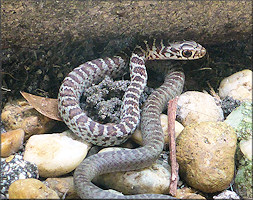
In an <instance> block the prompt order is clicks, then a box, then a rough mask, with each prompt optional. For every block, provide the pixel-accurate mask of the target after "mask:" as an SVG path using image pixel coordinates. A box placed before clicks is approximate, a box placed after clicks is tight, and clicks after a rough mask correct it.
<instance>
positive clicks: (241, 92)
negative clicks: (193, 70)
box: [219, 69, 252, 101]
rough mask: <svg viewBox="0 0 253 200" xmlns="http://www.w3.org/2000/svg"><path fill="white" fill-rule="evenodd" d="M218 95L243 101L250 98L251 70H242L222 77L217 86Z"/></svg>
mask: <svg viewBox="0 0 253 200" xmlns="http://www.w3.org/2000/svg"><path fill="white" fill-rule="evenodd" d="M219 96H220V97H221V98H222V99H224V98H225V97H226V96H229V97H232V98H233V99H236V100H240V101H245V100H252V71H251V70H249V69H245V70H242V71H240V72H237V73H235V74H232V75H231V76H229V77H227V78H225V79H223V80H222V81H221V83H220V86H219Z"/></svg>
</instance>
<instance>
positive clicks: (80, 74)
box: [74, 69, 85, 79]
mask: <svg viewBox="0 0 253 200" xmlns="http://www.w3.org/2000/svg"><path fill="white" fill-rule="evenodd" d="M74 72H75V73H76V74H78V75H79V76H80V77H81V78H82V79H85V77H84V76H83V73H82V72H80V69H75V70H74Z"/></svg>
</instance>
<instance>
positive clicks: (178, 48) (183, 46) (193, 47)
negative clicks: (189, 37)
mask: <svg viewBox="0 0 253 200" xmlns="http://www.w3.org/2000/svg"><path fill="white" fill-rule="evenodd" d="M163 51H164V52H162V54H163V55H165V56H166V57H169V58H170V59H174V60H194V59H199V58H202V57H203V56H204V55H205V54H206V49H205V48H204V47H202V46H201V45H200V44H198V43H196V42H195V41H182V42H175V43H171V44H170V45H168V46H167V47H166V48H164V50H163Z"/></svg>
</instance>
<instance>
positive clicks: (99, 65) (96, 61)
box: [91, 59, 103, 73]
mask: <svg viewBox="0 0 253 200" xmlns="http://www.w3.org/2000/svg"><path fill="white" fill-rule="evenodd" d="M91 62H92V63H94V64H95V65H96V66H97V67H98V68H99V69H100V70H101V71H102V70H103V62H102V61H101V60H100V59H96V60H93V61H91ZM93 70H94V72H95V73H96V72H97V68H94V67H93Z"/></svg>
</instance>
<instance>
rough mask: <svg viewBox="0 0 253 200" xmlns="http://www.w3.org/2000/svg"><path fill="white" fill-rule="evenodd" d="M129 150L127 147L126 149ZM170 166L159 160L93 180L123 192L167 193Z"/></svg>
mask: <svg viewBox="0 0 253 200" xmlns="http://www.w3.org/2000/svg"><path fill="white" fill-rule="evenodd" d="M118 150H123V149H122V148H113V147H112V148H105V149H103V150H101V151H100V152H105V151H118ZM124 150H125V151H128V150H127V149H124ZM170 170H171V169H170V166H169V164H168V163H167V162H162V161H161V160H157V162H156V163H154V164H153V165H152V166H150V167H148V168H144V169H141V170H134V171H128V172H114V173H108V174H104V175H100V176H98V177H96V178H95V179H94V180H93V181H94V183H96V184H99V185H103V186H104V187H105V188H112V189H114V190H117V191H120V192H122V193H123V194H145V193H157V194H167V193H168V192H169V186H170V176H171V171H170Z"/></svg>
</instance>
